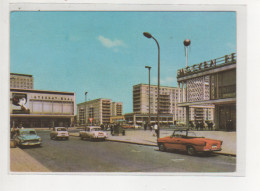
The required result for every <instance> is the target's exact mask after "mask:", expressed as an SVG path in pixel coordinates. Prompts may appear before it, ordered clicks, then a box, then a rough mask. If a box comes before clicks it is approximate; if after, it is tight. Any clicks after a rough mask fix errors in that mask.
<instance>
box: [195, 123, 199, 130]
mask: <svg viewBox="0 0 260 191" xmlns="http://www.w3.org/2000/svg"><path fill="white" fill-rule="evenodd" d="M195 123H196V129H197V131H198V130H199V122H198V121H196V122H195Z"/></svg>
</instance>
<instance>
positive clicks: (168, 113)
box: [125, 84, 213, 125]
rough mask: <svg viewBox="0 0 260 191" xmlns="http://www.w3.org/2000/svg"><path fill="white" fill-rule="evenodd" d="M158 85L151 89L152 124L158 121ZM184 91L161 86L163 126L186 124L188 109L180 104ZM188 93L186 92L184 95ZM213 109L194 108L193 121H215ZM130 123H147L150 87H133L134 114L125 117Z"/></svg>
mask: <svg viewBox="0 0 260 191" xmlns="http://www.w3.org/2000/svg"><path fill="white" fill-rule="evenodd" d="M157 88H158V86H157V85H151V87H150V113H151V117H150V120H151V123H152V124H153V123H156V121H157ZM182 92H183V90H182V89H180V88H177V87H169V86H161V87H160V122H161V123H162V125H163V124H167V125H169V124H184V123H185V122H186V121H185V120H186V108H185V107H179V106H178V103H179V102H182V99H183V93H182ZM185 94H186V92H184V95H185ZM211 113H213V107H212V106H207V105H206V106H200V107H199V108H195V107H192V108H191V109H190V110H189V118H190V119H191V121H195V120H196V119H197V120H198V119H202V120H205V119H208V120H213V115H211ZM125 118H126V120H127V121H128V122H129V123H134V124H135V123H137V124H140V123H144V121H145V123H147V122H148V118H149V85H148V84H138V85H135V86H133V113H129V114H126V115H125Z"/></svg>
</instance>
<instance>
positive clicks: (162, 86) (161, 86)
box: [133, 83, 178, 88]
mask: <svg viewBox="0 0 260 191" xmlns="http://www.w3.org/2000/svg"><path fill="white" fill-rule="evenodd" d="M141 85H145V86H149V84H144V83H140V84H136V85H133V87H135V86H141ZM151 86H154V87H155V86H156V87H157V86H158V85H152V84H151ZM160 88H178V87H173V86H164V85H160Z"/></svg>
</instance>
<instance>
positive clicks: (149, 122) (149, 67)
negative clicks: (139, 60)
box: [145, 66, 152, 128]
mask: <svg viewBox="0 0 260 191" xmlns="http://www.w3.org/2000/svg"><path fill="white" fill-rule="evenodd" d="M145 68H148V71H149V120H148V126H149V128H150V126H151V95H150V94H151V83H150V79H151V78H150V73H151V68H152V67H151V66H145Z"/></svg>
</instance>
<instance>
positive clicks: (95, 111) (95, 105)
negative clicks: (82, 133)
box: [77, 98, 112, 125]
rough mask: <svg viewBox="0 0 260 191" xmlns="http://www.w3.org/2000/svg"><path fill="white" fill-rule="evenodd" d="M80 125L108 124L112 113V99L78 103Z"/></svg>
mask: <svg viewBox="0 0 260 191" xmlns="http://www.w3.org/2000/svg"><path fill="white" fill-rule="evenodd" d="M77 113H78V118H77V121H78V123H79V125H86V124H96V125H100V124H108V123H110V117H111V115H112V100H111V99H103V98H99V99H95V100H91V101H86V102H83V103H79V104H77Z"/></svg>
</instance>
